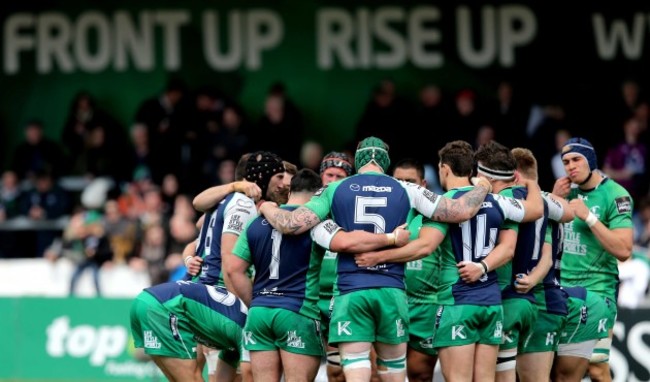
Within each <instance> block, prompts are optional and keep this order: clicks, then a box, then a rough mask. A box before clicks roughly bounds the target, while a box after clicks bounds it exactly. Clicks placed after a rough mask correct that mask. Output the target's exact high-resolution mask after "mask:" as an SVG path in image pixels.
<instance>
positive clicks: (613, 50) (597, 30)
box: [591, 13, 650, 61]
mask: <svg viewBox="0 0 650 382" xmlns="http://www.w3.org/2000/svg"><path fill="white" fill-rule="evenodd" d="M591 22H592V24H593V28H594V38H595V39H596V50H597V52H598V56H599V57H600V58H601V59H603V60H607V61H609V60H613V59H614V58H616V54H617V52H618V51H619V49H620V50H621V51H622V52H623V56H625V58H626V59H628V60H638V59H639V58H641V53H643V45H644V40H645V33H644V32H645V29H646V25H650V21H648V24H646V15H644V14H643V13H636V14H634V18H633V21H632V26H631V27H630V26H628V24H627V23H626V22H625V20H620V19H615V20H613V21H612V23H611V26H610V28H609V32H608V31H607V26H606V25H605V17H604V16H603V15H601V14H600V13H596V14H594V15H593V16H592V17H591Z"/></svg>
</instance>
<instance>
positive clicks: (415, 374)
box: [406, 304, 438, 382]
mask: <svg viewBox="0 0 650 382" xmlns="http://www.w3.org/2000/svg"><path fill="white" fill-rule="evenodd" d="M436 311H437V306H436V305H434V304H411V305H410V306H409V316H410V322H409V342H408V350H407V353H406V373H407V375H408V379H409V381H412V382H431V380H432V379H433V370H434V368H435V366H436V361H437V360H438V352H437V351H436V349H435V348H434V347H433V334H434V327H435V324H436Z"/></svg>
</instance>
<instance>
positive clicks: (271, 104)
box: [250, 84, 304, 163]
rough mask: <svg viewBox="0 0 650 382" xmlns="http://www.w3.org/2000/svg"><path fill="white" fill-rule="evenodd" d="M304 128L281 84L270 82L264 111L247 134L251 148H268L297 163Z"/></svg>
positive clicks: (267, 149)
mask: <svg viewBox="0 0 650 382" xmlns="http://www.w3.org/2000/svg"><path fill="white" fill-rule="evenodd" d="M303 131H304V126H303V121H302V117H301V115H300V113H299V112H298V111H297V109H296V108H295V107H294V106H293V103H292V102H290V100H289V99H288V98H287V95H286V93H285V90H284V87H283V86H282V85H277V84H276V85H274V86H272V87H271V89H270V90H269V92H268V94H267V96H266V100H265V103H264V115H263V116H262V118H261V119H260V120H259V122H258V123H257V125H256V126H255V128H254V129H253V131H252V133H251V135H250V136H251V140H252V141H251V146H252V148H253V150H264V151H270V152H273V153H276V154H277V155H279V156H280V157H281V158H282V159H284V160H287V161H289V162H291V163H300V162H299V161H300V158H299V148H300V146H301V145H302V142H303Z"/></svg>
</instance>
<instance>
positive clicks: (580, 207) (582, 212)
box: [569, 199, 589, 220]
mask: <svg viewBox="0 0 650 382" xmlns="http://www.w3.org/2000/svg"><path fill="white" fill-rule="evenodd" d="M569 207H571V209H572V210H573V213H574V215H575V216H577V217H578V218H579V219H581V220H585V219H586V218H587V216H588V215H589V207H587V205H586V204H585V202H584V200H582V199H573V200H570V201H569Z"/></svg>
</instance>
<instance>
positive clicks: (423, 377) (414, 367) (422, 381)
mask: <svg viewBox="0 0 650 382" xmlns="http://www.w3.org/2000/svg"><path fill="white" fill-rule="evenodd" d="M437 360H438V357H437V356H431V355H429V354H425V353H421V352H419V351H417V350H415V349H413V348H411V347H409V348H408V350H407V353H406V370H407V374H408V379H409V381H413V382H431V380H432V379H433V370H434V369H435V367H436V362H437Z"/></svg>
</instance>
